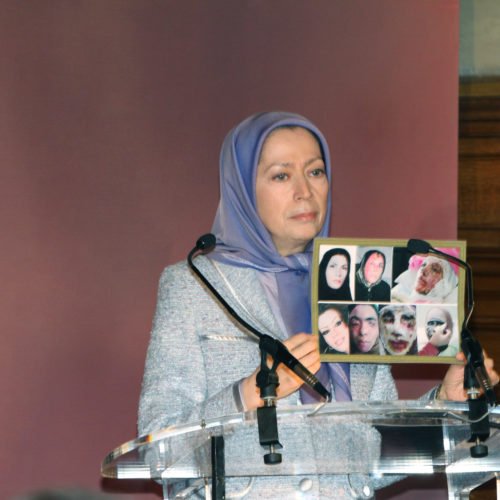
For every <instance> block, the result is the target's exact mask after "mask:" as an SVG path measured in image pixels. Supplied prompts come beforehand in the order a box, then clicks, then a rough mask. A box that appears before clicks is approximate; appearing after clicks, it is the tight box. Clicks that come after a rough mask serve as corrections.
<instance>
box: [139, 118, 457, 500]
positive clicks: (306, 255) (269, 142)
mask: <svg viewBox="0 0 500 500" xmlns="http://www.w3.org/2000/svg"><path fill="white" fill-rule="evenodd" d="M220 178H221V200H220V204H219V208H218V211H217V214H216V217H215V222H214V225H213V230H212V231H213V232H214V233H215V235H216V236H217V246H216V248H215V250H214V251H213V252H211V253H209V254H207V255H206V256H199V257H197V261H196V263H197V266H198V268H200V269H201V270H202V272H203V273H204V274H205V276H206V277H207V278H208V279H209V280H210V281H211V283H212V284H213V285H214V286H215V287H216V289H217V290H218V291H219V293H221V294H222V296H223V297H224V298H225V299H226V300H227V301H228V302H229V303H230V304H231V306H232V307H233V308H234V309H235V310H236V311H237V312H238V313H240V314H241V315H242V316H243V317H244V319H245V320H247V321H248V322H249V323H251V324H252V325H254V326H255V327H256V328H258V329H261V330H264V331H268V332H269V333H270V334H272V335H274V336H276V337H277V338H280V339H282V340H283V341H284V343H285V345H286V346H287V348H288V349H289V350H290V351H291V353H292V354H293V355H294V356H295V357H296V358H298V359H299V361H301V363H302V364H304V365H305V366H306V368H308V369H309V370H310V371H312V372H318V376H319V377H320V379H321V380H322V381H323V383H326V384H328V383H330V384H331V385H333V388H334V390H335V391H336V392H338V394H336V395H335V396H334V397H335V398H336V399H339V397H340V396H339V395H340V394H341V395H342V397H341V399H345V398H346V397H348V396H349V395H348V396H346V394H345V393H342V391H341V389H345V387H342V383H341V382H342V381H340V382H338V378H337V379H335V377H334V376H333V375H332V372H331V371H330V370H329V369H328V367H327V368H326V369H324V368H322V369H321V370H320V359H319V351H318V345H317V342H316V339H315V338H314V337H313V336H312V335H308V334H307V333H304V332H309V331H310V297H309V290H310V274H309V270H310V264H311V240H312V239H313V238H314V237H315V236H327V234H328V227H329V218H330V200H329V185H330V162H329V155H328V147H327V144H326V141H325V140H324V138H323V136H322V134H321V132H320V131H319V130H318V129H317V128H316V127H315V126H314V125H313V124H312V123H311V122H309V121H308V120H306V119H305V118H303V117H301V116H298V115H295V114H291V113H281V112H271V113H262V114H259V115H255V116H253V117H250V118H248V119H247V120H245V121H244V122H242V123H241V124H240V125H238V126H237V127H235V128H234V129H233V130H232V131H231V132H229V134H228V136H227V137H226V139H225V141H224V144H223V147H222V152H221V170H220ZM299 332H300V333H299ZM259 363H260V354H259V350H258V347H257V344H256V341H255V339H254V338H253V337H252V336H251V335H250V334H248V332H246V331H245V330H243V329H242V328H240V327H239V326H236V325H235V324H234V322H233V321H232V320H231V319H229V317H228V316H227V314H226V313H225V312H224V311H223V310H222V309H221V308H220V307H219V306H218V304H217V303H216V302H215V301H214V299H213V298H212V296H211V295H210V294H209V293H208V292H207V291H206V290H205V289H204V287H203V286H201V285H200V283H199V282H198V280H197V279H195V277H194V276H193V274H192V273H191V272H190V271H189V269H188V267H187V265H186V263H185V262H181V263H178V264H176V265H173V266H170V267H167V268H166V269H165V271H164V272H163V274H162V277H161V280H160V287H159V292H158V305H157V309H156V313H155V317H154V321H153V329H152V333H151V340H150V344H149V348H148V354H147V359H146V368H145V373H144V381H143V388H142V393H141V400H140V405H139V433H140V434H141V435H143V434H145V433H147V432H150V431H153V430H157V429H161V428H164V427H166V426H168V425H171V424H174V423H186V422H200V421H201V419H204V418H212V417H217V416H220V415H227V414H231V413H235V412H238V411H242V410H253V409H255V408H256V407H257V406H259V405H262V400H261V399H260V397H259V393H258V390H257V388H256V383H255V377H256V373H257V371H258V367H259ZM329 365H333V366H332V370H337V371H338V369H339V365H338V364H333V363H331V364H329ZM348 367H349V365H347V368H348ZM340 368H342V369H341V371H342V373H343V374H344V376H345V377H346V379H347V380H349V377H350V380H351V381H353V382H354V381H355V382H356V383H355V384H353V391H352V398H353V399H367V398H369V399H372V400H386V399H394V398H396V397H397V394H396V389H395V385H394V381H393V379H392V377H391V374H390V369H389V367H388V366H387V365H380V366H376V365H361V364H353V365H352V366H351V367H350V374H349V371H347V370H344V369H343V367H340ZM318 370H319V371H318ZM277 373H278V375H279V383H280V385H279V387H278V398H279V399H278V404H279V405H280V404H285V405H297V404H298V403H299V401H300V400H302V401H307V398H308V395H307V394H306V391H298V389H299V388H300V386H301V385H302V382H301V380H299V379H298V378H297V377H296V376H295V374H293V373H292V372H290V371H289V370H288V369H287V368H285V367H283V366H282V365H279V367H278V370H277ZM333 379H335V380H337V381H336V382H334V381H333ZM375 380H376V381H377V383H374V381H375ZM344 382H345V380H344ZM344 385H345V384H344ZM448 385H450V384H448ZM458 385H460V386H461V381H460V383H459V384H458ZM441 392H442V393H446V389H445V384H443V389H442V391H441ZM311 432H312V430H311ZM312 441H313V440H312V439H311V438H310V437H308V436H307V435H305V436H304V441H303V443H301V451H302V452H303V453H304V455H306V456H314V450H313V449H312V448H311V444H310V443H311V442H312ZM241 444H242V447H245V446H246V445H249V446H250V445H253V444H254V442H253V441H252V443H241ZM344 451H345V452H346V453H347V451H348V450H339V452H340V453H342V452H344ZM380 484H381V483H378V482H376V481H372V480H371V479H368V478H361V479H360V478H359V476H345V475H338V476H315V475H312V476H293V477H281V478H280V477H260V478H256V480H255V481H254V483H253V484H252V486H251V489H250V491H249V492H248V494H247V496H245V498H247V499H248V498H273V499H280V498H284V499H285V498H292V497H294V496H296V495H299V494H300V495H301V498H351V495H350V493H348V492H350V491H354V490H355V491H358V492H362V491H363V488H365V487H367V488H369V489H370V488H371V489H373V488H374V487H376V486H378V485H380ZM247 486H248V481H246V480H245V479H244V478H229V479H228V481H227V482H226V490H227V492H228V495H229V494H230V493H231V492H234V491H235V490H236V491H238V490H244V489H245V488H247Z"/></svg>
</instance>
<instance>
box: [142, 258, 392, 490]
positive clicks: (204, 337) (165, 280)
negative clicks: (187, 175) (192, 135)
mask: <svg viewBox="0 0 500 500" xmlns="http://www.w3.org/2000/svg"><path fill="white" fill-rule="evenodd" d="M196 264H197V266H198V267H199V268H200V269H201V270H202V272H203V273H204V275H205V276H206V277H207V278H208V279H209V280H210V282H211V283H212V284H213V285H214V286H215V287H216V289H217V290H218V291H219V293H221V295H222V296H223V297H224V298H225V299H226V300H227V301H228V302H229V303H230V304H231V306H232V307H233V308H234V309H235V310H236V311H237V312H238V313H239V314H241V316H242V317H243V318H244V319H245V320H246V321H248V322H249V323H250V324H252V325H255V326H256V327H257V328H260V329H267V330H268V331H270V332H273V333H274V334H275V336H276V337H278V338H283V334H282V333H281V332H280V329H279V327H278V325H277V323H276V321H275V319H274V317H273V314H272V312H271V308H270V306H269V304H268V303H267V300H266V296H265V293H264V291H263V289H262V287H261V285H260V282H259V280H258V277H257V274H256V273H255V271H253V270H251V269H247V268H238V267H234V266H229V265H224V264H220V263H217V267H216V266H214V264H213V262H212V261H210V260H209V259H207V258H206V257H204V256H199V257H197V259H196ZM231 288H232V290H231ZM235 295H236V296H237V297H238V299H239V302H240V303H243V304H244V305H245V308H246V310H245V309H244V308H242V307H241V305H240V303H238V301H237V300H235V297H234V296H235ZM259 362H260V354H259V349H258V344H257V342H256V341H255V339H254V338H253V337H252V336H250V334H248V333H247V332H245V330H243V328H241V327H239V325H238V324H236V323H235V322H234V321H233V320H232V319H231V318H230V317H229V316H228V314H227V313H226V312H225V311H223V310H222V309H221V307H220V306H219V305H218V304H217V303H216V302H215V300H214V298H213V297H212V296H211V294H210V293H209V292H208V291H207V290H205V288H204V286H202V285H201V284H200V282H199V281H198V279H197V278H196V277H195V276H194V275H193V274H192V272H191V271H190V270H189V268H188V266H187V263H186V262H180V263H178V264H175V265H173V266H169V267H167V268H166V269H165V270H164V272H163V274H162V276H161V279H160V286H159V291H158V303H157V308H156V313H155V316H154V320H153V328H152V332H151V339H150V343H149V347H148V352H147V357H146V366H145V373H144V380H143V385H142V393H141V397H140V403H139V420H138V428H139V435H144V434H147V433H148V432H151V431H154V430H158V429H161V428H164V427H167V426H169V425H172V424H178V423H187V422H200V421H201V419H202V418H212V417H217V416H221V415H228V414H231V413H237V412H238V406H237V402H236V401H235V397H234V392H233V386H234V384H235V383H237V382H238V381H239V380H241V379H242V378H244V377H246V376H248V375H250V374H251V373H252V372H253V371H254V370H255V369H256V367H257V366H258V365H259ZM351 390H352V396H353V400H380V401H381V400H391V399H396V398H397V392H396V387H395V384H394V380H393V378H392V376H391V373H390V367H389V366H387V365H374V364H351ZM298 403H299V395H298V391H297V392H296V393H294V394H292V395H290V396H288V397H287V398H284V399H282V400H279V401H278V405H296V404H298ZM243 446H245V443H242V447H243ZM308 446H309V443H308V440H307V439H304V443H301V445H300V447H301V451H302V450H303V453H310V454H311V455H310V456H314V450H312V449H311V450H308ZM343 451H346V450H335V452H339V453H342V452H343ZM388 482H390V481H388V480H387V479H385V480H380V479H378V480H372V479H370V478H368V477H366V476H358V475H350V476H347V475H335V476H332V475H330V476H325V475H322V476H321V475H318V476H307V477H306V476H301V475H298V476H292V477H290V476H270V477H262V478H258V479H257V480H255V481H254V482H253V483H252V484H251V488H249V491H248V492H247V493H246V494H245V495H244V498H246V499H253V498H258V499H264V498H272V499H289V498H301V499H308V498H339V499H341V498H367V497H369V496H371V495H372V494H373V490H374V489H375V488H377V487H380V486H383V485H384V484H388ZM247 483H248V481H245V480H242V479H236V478H235V479H230V480H229V481H228V483H227V485H226V488H227V492H228V493H227V498H230V497H231V491H238V490H244V489H245V487H246V486H247ZM239 498H241V496H240V497H239Z"/></svg>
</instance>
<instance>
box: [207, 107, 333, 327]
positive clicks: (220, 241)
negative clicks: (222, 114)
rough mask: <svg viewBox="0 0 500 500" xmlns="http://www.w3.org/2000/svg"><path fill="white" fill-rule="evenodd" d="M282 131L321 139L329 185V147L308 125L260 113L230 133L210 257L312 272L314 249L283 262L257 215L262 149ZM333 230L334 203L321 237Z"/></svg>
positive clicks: (275, 113)
mask: <svg viewBox="0 0 500 500" xmlns="http://www.w3.org/2000/svg"><path fill="white" fill-rule="evenodd" d="M283 126H296V127H303V128H305V129H306V130H309V131H310V132H311V133H312V134H313V135H314V136H315V137H316V138H317V140H318V142H319V145H320V148H321V152H322V154H323V160H324V162H325V168H326V175H327V178H328V179H330V156H329V152H328V145H327V143H326V141H325V139H324V137H323V135H322V134H321V132H320V131H319V130H318V129H317V128H316V126H315V125H314V124H312V123H311V122H310V121H309V120H307V119H306V118H304V117H302V116H300V115H297V114H294V113H287V112H282V111H271V112H267V113H260V114H257V115H254V116H251V117H250V118H247V119H246V120H245V121H243V122H242V123H240V124H239V125H237V126H236V127H235V128H233V129H232V130H231V131H230V132H229V134H228V135H227V136H226V138H225V140H224V143H223V145H222V151H221V155H220V196H221V198H220V203H219V207H218V209H217V214H216V216H215V221H214V225H213V227H212V232H213V233H214V234H215V236H216V237H217V246H216V248H215V249H214V250H213V251H212V252H211V253H210V257H214V258H216V259H217V260H219V261H223V262H226V263H228V264H233V265H235V266H243V267H252V268H254V269H258V270H260V271H268V272H274V273H282V272H286V271H299V272H303V273H304V272H305V273H308V272H309V265H310V261H311V250H312V249H311V245H308V246H307V248H306V251H305V252H304V253H300V254H295V255H290V256H288V257H282V256H281V255H280V254H279V253H278V252H277V251H276V248H275V246H274V243H273V240H272V238H271V235H270V234H269V231H268V230H267V229H266V228H265V226H264V224H262V221H261V220H260V218H259V216H258V215H257V206H256V202H255V181H256V176H257V164H258V161H259V157H260V153H261V151H262V146H263V144H264V141H265V139H266V138H267V136H268V135H269V134H270V133H271V132H272V131H273V130H275V129H276V128H278V127H283ZM329 225H330V197H329V198H328V211H327V215H326V218H325V222H324V224H323V227H322V229H321V231H320V232H319V234H318V236H322V237H326V236H328V229H329ZM288 293H290V290H288ZM294 333H296V332H294Z"/></svg>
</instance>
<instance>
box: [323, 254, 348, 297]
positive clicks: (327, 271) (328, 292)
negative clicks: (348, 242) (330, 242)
mask: <svg viewBox="0 0 500 500" xmlns="http://www.w3.org/2000/svg"><path fill="white" fill-rule="evenodd" d="M318 273H319V276H318V299H319V300H348V301H351V300H352V295H351V288H350V287H349V276H350V274H351V256H350V255H349V252H348V251H347V250H345V249H344V248H332V249H330V250H328V251H327V252H325V254H324V255H323V257H322V258H321V262H320V264H319V271H318Z"/></svg>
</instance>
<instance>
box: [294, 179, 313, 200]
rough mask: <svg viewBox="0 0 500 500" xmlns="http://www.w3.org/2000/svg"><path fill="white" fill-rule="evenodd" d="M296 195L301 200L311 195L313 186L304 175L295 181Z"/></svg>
mask: <svg viewBox="0 0 500 500" xmlns="http://www.w3.org/2000/svg"><path fill="white" fill-rule="evenodd" d="M295 197H296V199H299V200H307V199H309V198H310V197H311V186H309V181H308V180H307V179H306V178H305V177H303V176H299V177H298V178H297V179H296V181H295Z"/></svg>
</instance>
